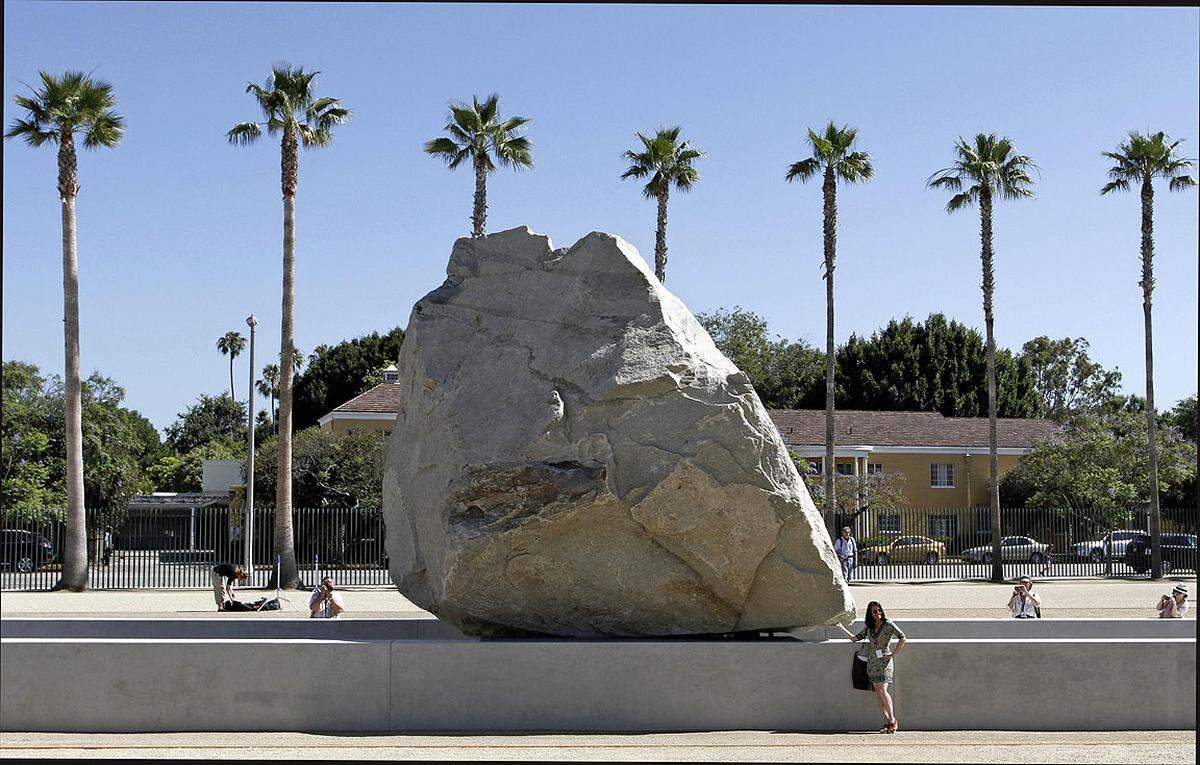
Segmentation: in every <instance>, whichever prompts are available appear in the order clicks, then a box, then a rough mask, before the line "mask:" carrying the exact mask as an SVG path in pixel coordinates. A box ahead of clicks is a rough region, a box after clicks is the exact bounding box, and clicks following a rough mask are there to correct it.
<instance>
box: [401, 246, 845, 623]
mask: <svg viewBox="0 0 1200 765" xmlns="http://www.w3.org/2000/svg"><path fill="white" fill-rule="evenodd" d="M399 366H400V383H401V385H402V386H403V391H404V393H403V399H404V402H403V406H402V409H401V411H400V413H399V415H398V416H397V419H396V424H395V428H394V430H393V432H392V435H391V439H390V442H389V444H388V448H387V459H386V465H385V470H384V510H385V515H386V521H387V550H388V553H389V555H390V569H391V576H392V579H393V580H394V581H395V582H396V584H397V586H398V587H399V588H400V590H401V592H403V593H404V594H405V596H407V597H408V598H409V599H410V600H412V602H414V603H415V604H417V605H418V606H420V607H422V608H425V609H427V610H429V611H431V612H433V613H434V614H436V615H437V616H439V617H440V618H442V619H444V620H447V621H449V622H451V623H453V624H454V625H456V626H458V627H459V628H460V629H462V630H463V631H465V632H467V633H469V634H481V635H504V634H509V635H512V634H529V633H535V634H554V635H564V636H575V637H607V636H649V635H685V634H708V633H727V632H734V631H749V630H765V629H771V628H776V629H780V628H787V627H792V626H811V625H819V624H831V623H833V622H834V621H836V620H844V619H845V617H847V616H849V615H852V614H853V608H854V607H853V601H852V600H851V598H850V596H849V592H848V590H847V588H846V585H845V583H844V581H843V580H842V578H841V575H840V573H839V570H838V565H837V562H836V556H835V554H834V552H833V549H832V547H831V544H830V540H829V537H828V535H827V534H826V532H825V531H824V528H823V525H822V523H821V518H820V515H819V513H818V512H817V510H816V508H815V507H814V505H813V502H812V500H811V499H810V497H809V495H808V491H807V490H806V489H805V487H804V484H803V481H802V480H801V478H800V476H799V474H798V473H797V472H796V468H795V467H794V465H793V464H792V461H791V459H790V458H789V457H788V454H787V451H786V449H785V447H784V445H783V442H782V440H781V439H780V437H779V434H778V432H777V431H776V430H775V427H774V425H773V424H772V422H771V420H770V419H769V418H768V416H767V412H766V410H765V409H764V407H763V406H762V403H761V402H760V401H759V399H758V396H757V394H755V393H754V391H753V389H752V388H751V386H750V384H749V380H748V378H747V377H746V375H745V374H744V373H742V372H741V371H739V370H738V369H737V368H736V367H735V366H734V365H733V364H732V363H731V362H730V361H729V360H728V359H726V358H725V356H724V355H722V354H721V352H720V351H718V350H717V348H716V346H715V345H714V344H713V342H712V340H711V338H709V336H708V334H707V333H706V332H705V331H704V329H703V328H702V327H701V326H700V324H699V323H698V322H697V321H696V319H695V317H693V316H692V314H691V313H690V312H689V311H688V309H687V308H686V307H685V306H684V305H683V303H682V302H681V301H680V300H679V299H678V298H676V297H675V296H674V295H672V294H671V293H670V292H668V291H667V290H666V288H665V287H663V285H662V284H660V283H659V282H658V280H657V279H656V278H655V276H654V274H653V272H652V271H651V270H650V269H649V268H648V267H647V265H646V263H645V262H644V261H643V260H642V258H641V257H640V256H639V255H638V253H637V251H636V250H635V249H634V248H633V247H632V246H630V245H629V244H628V243H626V242H624V241H622V240H621V239H619V238H618V237H615V236H611V235H608V234H603V233H592V234H589V235H587V236H585V237H584V238H583V239H581V240H580V241H579V242H577V243H576V244H575V245H574V246H573V247H571V248H569V249H560V250H555V249H554V248H553V247H552V246H551V243H550V240H549V238H548V237H546V236H542V235H540V234H535V233H533V232H531V231H530V230H529V229H527V228H519V229H513V230H511V231H505V232H502V233H498V234H493V235H491V236H487V237H484V238H481V239H460V240H458V241H457V242H456V243H455V245H454V250H453V253H452V255H451V257H450V263H449V266H448V267H447V278H446V281H445V282H444V283H443V284H442V286H440V287H438V288H437V289H435V290H434V291H432V292H430V293H429V294H428V295H426V296H425V297H424V298H422V299H421V300H420V301H419V302H417V304H416V305H415V306H414V307H413V311H412V315H411V317H410V319H409V323H408V329H407V332H406V334H405V339H404V346H403V349H402V351H401V358H400V364H399Z"/></svg>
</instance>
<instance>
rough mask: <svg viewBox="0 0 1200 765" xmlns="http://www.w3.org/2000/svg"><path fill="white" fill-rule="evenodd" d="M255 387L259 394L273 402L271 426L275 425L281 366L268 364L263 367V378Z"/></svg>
mask: <svg viewBox="0 0 1200 765" xmlns="http://www.w3.org/2000/svg"><path fill="white" fill-rule="evenodd" d="M255 387H256V388H258V392H259V393H260V394H261V395H263V396H266V397H267V398H269V399H270V400H271V408H270V411H271V424H272V425H274V424H275V396H276V395H278V393H279V365H278V364H267V365H266V366H265V367H263V371H262V377H261V378H260V379H259V381H258V382H257V383H255Z"/></svg>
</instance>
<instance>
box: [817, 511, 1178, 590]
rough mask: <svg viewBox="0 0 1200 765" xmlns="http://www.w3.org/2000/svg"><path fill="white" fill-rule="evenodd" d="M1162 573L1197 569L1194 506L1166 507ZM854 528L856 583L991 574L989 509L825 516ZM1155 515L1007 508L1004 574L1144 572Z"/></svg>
mask: <svg viewBox="0 0 1200 765" xmlns="http://www.w3.org/2000/svg"><path fill="white" fill-rule="evenodd" d="M1161 517H1162V534H1163V536H1162V550H1163V570H1164V572H1165V573H1171V572H1173V571H1177V572H1181V573H1184V572H1190V573H1193V574H1194V573H1195V571H1196V559H1197V548H1196V513H1195V509H1194V508H1193V509H1190V510H1176V509H1164V510H1163V511H1162V512H1161ZM847 526H848V527H850V528H851V534H852V536H853V537H854V540H855V543H856V545H857V548H858V565H857V567H856V568H855V570H854V571H853V572H852V573H851V580H860V581H873V580H888V579H988V578H990V577H991V574H992V563H993V559H994V556H995V551H994V548H993V542H992V540H993V536H992V517H991V511H990V510H989V509H988V508H987V507H981V508H904V509H899V510H870V509H868V510H861V511H857V512H852V513H844V514H839V515H837V516H835V517H834V518H832V519H829V520H828V521H827V530H828V531H829V535H830V537H831V538H832V539H835V540H836V539H837V537H838V535H839V534H840V531H841V529H842V528H844V527H847ZM1149 528H1150V524H1149V514H1148V512H1147V511H1146V509H1145V508H1138V509H1135V510H1128V511H1124V512H1113V511H1105V512H1084V511H1077V510H1064V509H1054V510H1050V509H1041V508H1002V509H1001V512H1000V561H1001V564H1002V566H1003V570H1004V574H1005V576H1006V577H1009V578H1013V577H1018V576H1032V577H1071V576H1113V577H1134V576H1142V575H1146V574H1147V572H1148V570H1149V568H1150V549H1149V533H1148V530H1149Z"/></svg>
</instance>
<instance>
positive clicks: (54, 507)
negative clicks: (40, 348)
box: [0, 361, 67, 523]
mask: <svg viewBox="0 0 1200 765" xmlns="http://www.w3.org/2000/svg"><path fill="white" fill-rule="evenodd" d="M3 383H4V402H3V403H4V416H3V417H0V433H2V438H0V470H3V473H2V474H0V506H2V507H3V508H4V519H5V520H9V521H22V522H28V523H45V522H47V521H50V520H61V519H62V517H63V516H64V513H65V508H66V504H67V496H66V492H65V488H64V487H63V485H62V482H61V481H56V480H52V478H51V472H52V471H51V465H52V464H53V463H55V462H60V463H61V462H62V456H61V455H58V454H55V453H54V451H53V450H52V449H51V429H52V427H53V426H52V422H53V420H54V411H53V410H54V405H53V399H52V397H51V395H50V394H49V391H48V387H49V386H48V382H47V380H46V379H45V378H44V377H42V375H41V374H40V373H39V372H38V368H37V367H35V366H33V365H32V364H25V363H22V362H20V361H6V362H4V375H3ZM54 472H58V473H61V471H58V470H56V471H54Z"/></svg>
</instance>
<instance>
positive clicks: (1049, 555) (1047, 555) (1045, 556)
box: [1038, 545, 1054, 577]
mask: <svg viewBox="0 0 1200 765" xmlns="http://www.w3.org/2000/svg"><path fill="white" fill-rule="evenodd" d="M1053 565H1054V545H1046V552H1044V553H1042V570H1041V572H1040V573H1039V574H1038V576H1042V577H1046V576H1050V568H1051V567H1052V566H1053Z"/></svg>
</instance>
